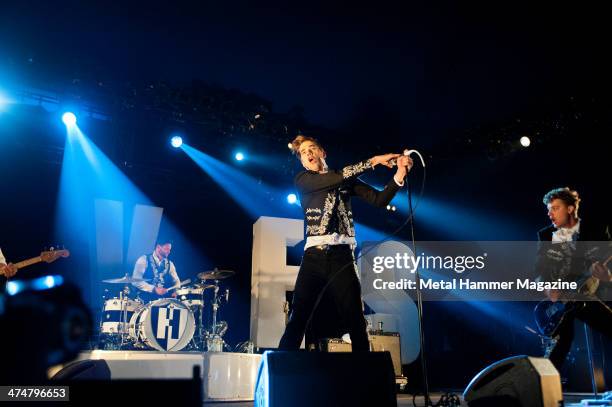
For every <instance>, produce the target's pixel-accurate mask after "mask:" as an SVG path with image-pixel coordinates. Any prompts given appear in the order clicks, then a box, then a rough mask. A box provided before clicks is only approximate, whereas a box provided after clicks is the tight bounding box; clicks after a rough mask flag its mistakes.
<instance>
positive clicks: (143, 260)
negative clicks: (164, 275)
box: [132, 252, 181, 292]
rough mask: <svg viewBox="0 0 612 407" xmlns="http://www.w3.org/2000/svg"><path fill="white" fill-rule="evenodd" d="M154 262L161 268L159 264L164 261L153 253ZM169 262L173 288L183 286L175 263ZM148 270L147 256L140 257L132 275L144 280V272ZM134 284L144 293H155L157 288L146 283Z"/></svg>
mask: <svg viewBox="0 0 612 407" xmlns="http://www.w3.org/2000/svg"><path fill="white" fill-rule="evenodd" d="M153 261H154V262H155V265H156V266H159V263H161V261H162V259H159V258H158V257H157V254H156V253H155V252H153ZM168 261H169V262H170V270H169V271H168V274H170V277H171V278H172V280H173V281H174V284H173V286H178V285H180V284H181V280H180V279H179V277H178V274H176V267H174V263H173V262H172V261H170V260H168ZM146 269H147V256H145V255H143V256H140V257H139V258H138V260H136V264H135V265H134V272H133V273H132V277H134V278H142V276H144V272H145V270H146ZM132 284H133V285H134V287H136V288H138V289H139V290H142V291H148V292H153V289H154V288H155V286H154V285H153V284H149V283H147V282H144V281H143V282H141V283H132ZM165 288H170V287H165Z"/></svg>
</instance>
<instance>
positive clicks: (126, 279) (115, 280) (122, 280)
mask: <svg viewBox="0 0 612 407" xmlns="http://www.w3.org/2000/svg"><path fill="white" fill-rule="evenodd" d="M148 281H151V279H142V278H134V277H127V276H126V277H121V278H111V279H109V280H102V282H103V283H110V284H131V283H141V282H148Z"/></svg>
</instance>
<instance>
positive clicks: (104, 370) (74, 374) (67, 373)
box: [51, 360, 111, 380]
mask: <svg viewBox="0 0 612 407" xmlns="http://www.w3.org/2000/svg"><path fill="white" fill-rule="evenodd" d="M110 379H111V371H110V368H109V367H108V364H107V363H106V361H104V360H79V361H76V362H73V363H70V364H68V365H66V366H64V368H63V369H62V370H60V371H59V372H57V373H56V374H55V375H54V376H53V377H52V378H51V380H110Z"/></svg>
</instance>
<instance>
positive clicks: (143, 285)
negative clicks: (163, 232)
mask: <svg viewBox="0 0 612 407" xmlns="http://www.w3.org/2000/svg"><path fill="white" fill-rule="evenodd" d="M171 251H172V241H171V240H169V239H167V238H160V239H158V240H157V242H156V244H155V250H154V251H153V253H151V254H145V255H142V256H140V257H139V258H138V260H136V264H135V265H134V272H133V273H132V277H134V278H138V279H145V280H148V281H151V283H147V282H145V281H141V282H137V283H132V284H133V285H134V286H135V287H136V288H138V290H139V296H140V297H141V298H142V299H143V300H147V301H154V300H156V299H158V298H162V297H168V296H169V295H168V294H169V293H168V289H170V288H172V287H178V286H179V285H180V284H181V280H180V279H179V277H178V274H176V267H175V266H174V263H173V262H172V261H170V260H169V259H168V256H169V255H170V252H171ZM171 296H173V297H175V296H176V293H175V292H173V293H172V294H171Z"/></svg>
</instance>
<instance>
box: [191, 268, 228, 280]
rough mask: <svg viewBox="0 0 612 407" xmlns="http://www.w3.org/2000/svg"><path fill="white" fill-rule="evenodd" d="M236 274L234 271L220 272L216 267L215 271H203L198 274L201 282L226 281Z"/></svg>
mask: <svg viewBox="0 0 612 407" xmlns="http://www.w3.org/2000/svg"><path fill="white" fill-rule="evenodd" d="M234 274H236V272H234V271H232V270H219V269H218V268H216V267H215V269H214V270H208V271H203V272H201V273H198V278H199V279H200V280H215V282H216V281H217V280H224V279H226V278H229V277H231V276H233V275H234Z"/></svg>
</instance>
